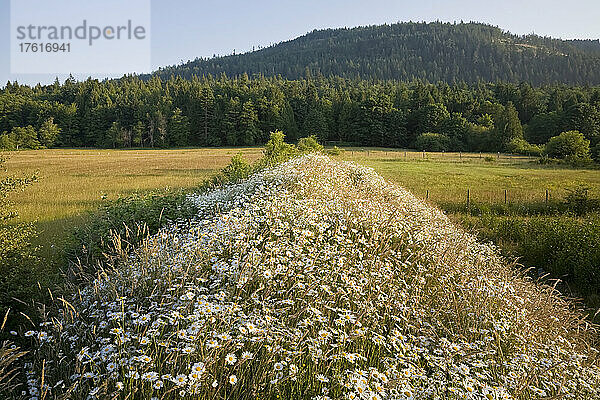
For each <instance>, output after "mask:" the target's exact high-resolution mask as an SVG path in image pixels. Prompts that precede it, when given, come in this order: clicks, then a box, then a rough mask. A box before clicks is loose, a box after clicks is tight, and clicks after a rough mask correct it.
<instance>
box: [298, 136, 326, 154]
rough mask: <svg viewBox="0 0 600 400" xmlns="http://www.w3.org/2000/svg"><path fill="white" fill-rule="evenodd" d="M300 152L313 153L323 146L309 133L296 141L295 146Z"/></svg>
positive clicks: (321, 149)
mask: <svg viewBox="0 0 600 400" xmlns="http://www.w3.org/2000/svg"><path fill="white" fill-rule="evenodd" d="M296 147H297V148H298V151H299V152H300V153H313V152H319V151H323V146H321V145H320V144H319V142H318V141H317V137H316V136H314V135H311V136H309V137H305V138H302V139H300V140H299V141H298V145H297V146H296Z"/></svg>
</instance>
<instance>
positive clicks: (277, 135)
mask: <svg viewBox="0 0 600 400" xmlns="http://www.w3.org/2000/svg"><path fill="white" fill-rule="evenodd" d="M296 154H298V149H297V148H296V146H294V145H293V144H289V143H286V142H285V135H284V133H283V132H282V131H275V132H271V138H270V139H269V141H268V142H267V144H265V151H264V156H263V158H262V159H261V160H260V162H259V164H260V165H261V166H265V167H271V166H274V165H277V164H279V163H281V162H283V161H285V160H288V159H290V158H292V157H293V156H295V155H296Z"/></svg>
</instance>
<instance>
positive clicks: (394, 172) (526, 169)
mask: <svg viewBox="0 0 600 400" xmlns="http://www.w3.org/2000/svg"><path fill="white" fill-rule="evenodd" d="M341 158H343V159H345V160H349V161H355V162H358V163H360V164H362V165H366V166H369V167H372V168H374V169H375V170H376V171H377V172H378V173H379V174H380V175H382V176H383V177H384V178H386V179H388V180H390V181H392V182H395V183H397V184H399V185H401V186H403V187H405V188H406V189H408V190H410V191H411V192H412V193H413V194H414V195H415V196H417V197H420V198H423V199H425V198H426V197H427V192H429V200H430V201H431V202H432V203H433V204H436V205H438V206H443V205H450V204H457V205H459V204H466V201H467V191H469V194H470V198H471V200H472V201H473V202H474V203H477V202H480V203H486V204H504V201H505V197H504V191H505V190H506V191H507V199H506V200H507V202H508V203H514V204H530V203H536V202H539V203H543V202H545V200H546V190H548V195H549V201H552V200H553V199H554V200H559V199H562V198H563V197H564V196H565V194H566V193H567V190H568V189H574V188H576V187H577V186H578V185H581V184H585V185H587V186H589V187H590V189H591V190H590V195H592V196H599V195H600V171H599V170H598V169H573V168H568V167H561V166H545V165H539V164H537V163H536V160H537V158H534V157H526V156H513V155H506V154H500V155H498V154H485V153H484V154H480V153H430V152H428V153H425V157H423V153H421V152H415V151H408V152H405V151H403V150H392V149H377V148H372V149H368V148H367V149H360V150H357V149H348V151H346V152H345V153H344V154H343V155H341Z"/></svg>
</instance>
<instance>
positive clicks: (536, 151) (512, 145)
mask: <svg viewBox="0 0 600 400" xmlns="http://www.w3.org/2000/svg"><path fill="white" fill-rule="evenodd" d="M506 150H507V151H508V152H509V153H513V154H521V155H524V156H537V157H539V156H541V155H542V152H543V149H542V146H536V145H534V144H530V143H528V142H527V140H525V139H521V138H514V139H512V140H511V141H510V142H508V144H507V145H506Z"/></svg>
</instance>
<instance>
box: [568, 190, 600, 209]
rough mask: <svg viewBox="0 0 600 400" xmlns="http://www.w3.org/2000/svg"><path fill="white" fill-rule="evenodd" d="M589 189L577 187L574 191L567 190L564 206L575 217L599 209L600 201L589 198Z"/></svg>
mask: <svg viewBox="0 0 600 400" xmlns="http://www.w3.org/2000/svg"><path fill="white" fill-rule="evenodd" d="M589 192H590V187H589V186H585V185H579V186H577V187H575V188H574V189H567V195H566V196H565V201H564V204H565V206H566V207H567V209H568V210H569V211H571V212H573V213H575V214H577V215H583V214H586V213H588V212H591V211H595V210H598V209H600V199H595V198H592V197H590V193H589Z"/></svg>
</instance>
